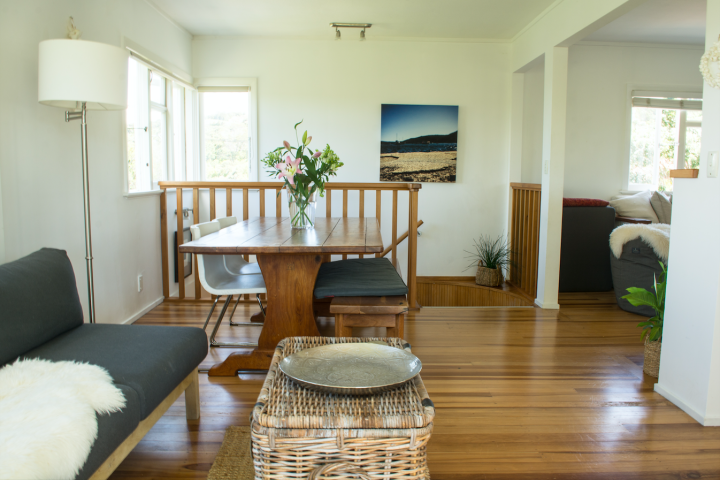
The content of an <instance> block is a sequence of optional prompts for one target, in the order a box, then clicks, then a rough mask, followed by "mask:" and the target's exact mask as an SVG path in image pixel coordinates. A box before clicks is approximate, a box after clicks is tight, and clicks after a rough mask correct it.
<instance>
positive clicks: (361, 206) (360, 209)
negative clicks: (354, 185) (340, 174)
mask: <svg viewBox="0 0 720 480" xmlns="http://www.w3.org/2000/svg"><path fill="white" fill-rule="evenodd" d="M358 193H359V198H360V200H359V201H360V204H359V207H358V216H359V217H360V218H365V190H362V189H360V190H358ZM360 258H365V255H364V254H362V253H361V254H360Z"/></svg>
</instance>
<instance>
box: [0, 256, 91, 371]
mask: <svg viewBox="0 0 720 480" xmlns="http://www.w3.org/2000/svg"><path fill="white" fill-rule="evenodd" d="M82 323H83V312H82V307H81V306H80V299H79V298H78V293H77V287H76V286H75V274H74V273H73V269H72V265H71V263H70V259H68V257H67V254H66V253H65V251H64V250H55V249H52V248H43V249H42V250H38V251H37V252H35V253H31V254H30V255H28V256H27V257H23V258H20V259H18V260H15V261H14V262H10V263H6V264H4V265H0V365H3V364H5V363H8V362H10V361H12V360H14V359H15V358H16V357H18V356H19V355H21V354H23V353H25V352H27V351H28V350H32V349H33V348H35V347H37V346H39V345H42V344H43V343H45V342H47V341H48V340H51V339H53V338H55V337H57V336H58V335H60V334H61V333H64V332H67V331H68V330H72V329H73V328H76V327H78V326H80V325H82Z"/></svg>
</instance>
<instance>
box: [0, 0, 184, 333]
mask: <svg viewBox="0 0 720 480" xmlns="http://www.w3.org/2000/svg"><path fill="white" fill-rule="evenodd" d="M69 16H73V17H74V18H75V24H76V26H77V27H78V28H79V29H80V30H81V31H82V32H83V36H82V38H83V39H85V40H93V41H99V42H104V43H109V44H114V45H118V46H120V45H121V39H122V37H123V36H125V37H127V38H129V39H131V40H132V41H134V42H135V43H137V44H140V45H142V46H144V47H145V48H146V49H147V50H149V51H152V52H154V53H155V54H157V55H158V56H159V57H161V58H163V59H166V60H167V61H169V62H171V63H172V64H174V65H176V66H178V67H180V68H182V69H184V70H186V71H188V72H189V71H190V69H191V51H190V42H191V37H190V35H189V34H188V33H187V32H185V31H184V30H182V29H180V28H178V27H176V26H175V25H174V24H173V23H171V22H170V21H168V20H167V19H166V18H165V17H163V16H162V15H161V14H159V13H158V12H157V11H156V10H155V9H154V8H153V7H151V6H150V5H149V4H148V3H146V2H145V1H143V0H54V1H52V2H49V1H44V0H23V1H21V2H20V1H14V0H0V65H3V71H2V75H0V105H2V108H0V171H1V172H2V209H3V212H2V213H3V215H2V216H3V218H4V228H5V255H6V260H14V259H17V258H19V257H22V256H24V255H27V254H29V253H31V252H33V251H35V250H37V249H39V248H41V247H55V248H60V249H64V250H67V251H68V254H69V256H70V259H71V261H72V263H73V267H74V269H75V276H76V279H77V284H78V291H79V292H80V299H81V301H82V302H83V307H84V308H85V313H86V318H87V308H86V307H87V305H86V303H87V296H86V291H87V290H86V276H85V258H84V257H85V251H84V248H85V244H84V235H83V203H82V202H83V200H82V173H81V163H80V131H79V130H80V125H79V122H77V121H76V122H72V123H65V122H64V112H63V111H62V110H61V109H58V108H52V107H47V106H44V105H40V104H39V103H38V101H37V58H38V43H39V42H40V41H42V40H45V39H50V38H64V37H65V34H66V31H65V25H66V22H67V19H68V17H69ZM88 137H89V138H88V152H89V160H90V166H89V170H90V192H91V206H92V219H93V222H92V227H93V249H94V257H95V262H94V266H95V289H96V294H95V298H96V305H97V319H98V322H102V323H119V322H123V321H126V320H128V319H131V318H133V317H134V316H135V315H136V314H137V313H138V312H141V311H143V310H144V309H145V308H147V307H148V306H149V305H151V304H152V303H153V302H156V301H157V300H158V299H159V298H160V297H161V296H162V277H161V271H160V250H159V243H160V226H159V216H160V213H159V198H158V196H156V195H154V196H148V197H140V198H131V199H127V198H124V197H123V168H124V163H123V157H122V144H123V142H124V136H123V124H122V115H121V113H120V112H95V111H91V112H89V114H88ZM140 273H142V274H144V276H145V289H144V291H143V292H142V293H138V292H137V275H138V274H140Z"/></svg>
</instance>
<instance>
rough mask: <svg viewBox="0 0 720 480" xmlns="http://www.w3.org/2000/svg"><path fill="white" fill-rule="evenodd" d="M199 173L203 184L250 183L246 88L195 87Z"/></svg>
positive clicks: (247, 91)
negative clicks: (198, 101)
mask: <svg viewBox="0 0 720 480" xmlns="http://www.w3.org/2000/svg"><path fill="white" fill-rule="evenodd" d="M198 91H199V92H200V93H199V95H200V158H201V161H200V172H201V176H202V179H203V180H235V181H242V180H250V177H251V161H252V158H251V157H252V154H251V134H250V133H251V124H250V89H249V88H248V87H198Z"/></svg>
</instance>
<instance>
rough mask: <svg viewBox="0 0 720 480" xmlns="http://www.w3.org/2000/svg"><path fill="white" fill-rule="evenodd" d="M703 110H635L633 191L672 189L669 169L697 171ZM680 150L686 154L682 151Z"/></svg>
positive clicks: (631, 187) (639, 108) (631, 169)
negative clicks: (641, 188) (640, 189)
mask: <svg viewBox="0 0 720 480" xmlns="http://www.w3.org/2000/svg"><path fill="white" fill-rule="evenodd" d="M701 121H702V111H700V110H671V109H660V108H644V107H633V109H632V131H631V134H630V138H631V145H630V178H629V184H630V189H631V190H632V189H634V188H639V187H645V188H652V189H657V190H660V191H670V190H672V179H671V178H670V170H672V169H675V168H678V154H679V155H680V156H681V157H680V158H681V159H683V158H684V161H685V166H684V167H683V166H682V163H681V164H680V165H681V166H680V168H698V165H699V164H700V137H701V127H700V122H701ZM680 149H683V150H684V151H682V152H679V150H680Z"/></svg>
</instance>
